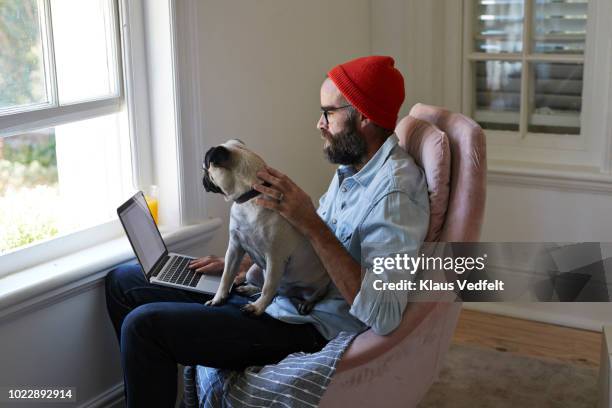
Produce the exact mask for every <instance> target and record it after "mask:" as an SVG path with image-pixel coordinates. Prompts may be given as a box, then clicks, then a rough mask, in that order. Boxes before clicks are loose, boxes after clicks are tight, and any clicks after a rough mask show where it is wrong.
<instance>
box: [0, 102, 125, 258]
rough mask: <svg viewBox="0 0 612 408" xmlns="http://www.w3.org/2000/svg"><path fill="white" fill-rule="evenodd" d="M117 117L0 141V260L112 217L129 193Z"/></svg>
mask: <svg viewBox="0 0 612 408" xmlns="http://www.w3.org/2000/svg"><path fill="white" fill-rule="evenodd" d="M120 117H121V113H119V114H113V115H109V116H104V117H99V118H95V119H90V120H85V121H81V122H75V123H71V124H67V125H62V126H58V127H56V128H51V129H45V130H42V131H36V132H28V133H26V134H21V135H17V136H11V137H5V138H0V147H1V148H0V254H2V253H4V252H7V251H9V250H13V249H16V248H19V247H21V246H24V245H27V244H30V243H33V242H37V241H40V240H43V239H47V238H51V237H53V236H56V235H63V234H66V233H70V232H73V231H77V230H80V229H84V228H88V227H91V226H94V225H97V224H100V223H103V222H106V221H109V220H111V219H114V218H115V217H116V212H115V211H116V208H117V206H118V205H119V204H121V202H122V201H123V200H124V199H125V197H126V196H127V195H128V194H127V192H129V191H130V190H131V170H130V168H131V166H130V154H129V139H128V138H126V137H121V134H120V128H121V126H120ZM126 142H127V145H126Z"/></svg>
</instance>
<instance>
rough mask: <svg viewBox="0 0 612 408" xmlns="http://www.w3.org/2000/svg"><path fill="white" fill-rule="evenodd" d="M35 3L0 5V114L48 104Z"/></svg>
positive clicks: (15, 0) (21, 0) (16, 0)
mask: <svg viewBox="0 0 612 408" xmlns="http://www.w3.org/2000/svg"><path fill="white" fill-rule="evenodd" d="M41 13H42V10H39V9H38V2H37V1H36V0H3V1H2V2H0V113H2V112H3V111H6V110H8V109H12V108H18V107H27V106H29V105H35V104H39V103H46V102H48V100H49V99H48V93H47V86H46V80H45V67H44V59H43V48H42V41H41V27H40V20H39V17H40V14H41Z"/></svg>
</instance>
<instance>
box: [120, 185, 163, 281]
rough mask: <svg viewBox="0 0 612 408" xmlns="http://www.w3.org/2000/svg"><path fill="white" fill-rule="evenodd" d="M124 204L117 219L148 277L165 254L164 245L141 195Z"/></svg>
mask: <svg viewBox="0 0 612 408" xmlns="http://www.w3.org/2000/svg"><path fill="white" fill-rule="evenodd" d="M128 203H129V204H128ZM126 204H128V205H127V206H125V207H123V206H122V208H121V209H120V211H119V217H120V218H121V223H122V224H123V227H124V228H125V232H126V233H127V235H128V238H129V240H130V242H131V243H132V247H133V248H134V252H136V256H137V257H138V260H139V261H140V264H141V265H142V269H143V270H144V272H145V273H146V274H147V275H148V274H149V273H150V272H151V270H152V269H153V266H155V263H156V262H157V260H158V259H159V258H160V257H162V256H163V255H164V253H165V252H166V245H165V244H164V241H163V240H162V238H161V235H160V234H159V230H158V229H157V226H156V225H155V221H153V217H152V216H151V212H150V211H149V208H148V207H147V203H146V201H145V199H144V196H143V195H142V193H138V194H136V195H135V196H134V197H132V198H131V199H130V201H128V202H127V203H126Z"/></svg>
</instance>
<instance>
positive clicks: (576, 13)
mask: <svg viewBox="0 0 612 408" xmlns="http://www.w3.org/2000/svg"><path fill="white" fill-rule="evenodd" d="M587 6H588V1H587V0H536V3H535V6H534V20H533V24H534V29H533V31H534V37H533V41H534V42H533V51H534V52H535V53H555V54H583V53H584V46H585V38H586V23H587Z"/></svg>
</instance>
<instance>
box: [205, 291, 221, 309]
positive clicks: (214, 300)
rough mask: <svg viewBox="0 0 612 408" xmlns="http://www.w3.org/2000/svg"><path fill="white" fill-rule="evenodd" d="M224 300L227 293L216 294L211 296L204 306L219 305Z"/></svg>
mask: <svg viewBox="0 0 612 408" xmlns="http://www.w3.org/2000/svg"><path fill="white" fill-rule="evenodd" d="M226 300H227V295H225V296H222V295H219V294H216V295H215V297H213V298H212V299H211V300H209V301H208V302H206V303H204V305H205V306H221V305H222V304H224V303H225V301H226Z"/></svg>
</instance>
